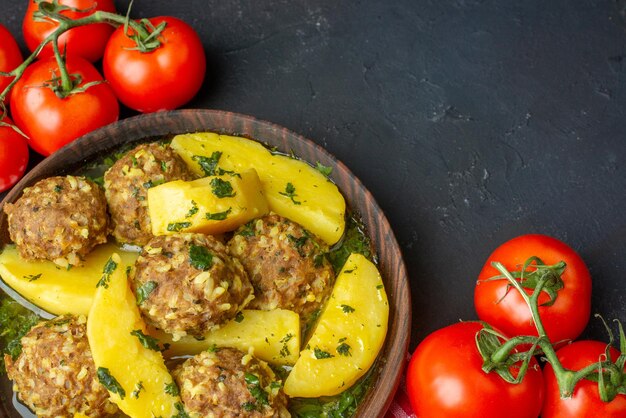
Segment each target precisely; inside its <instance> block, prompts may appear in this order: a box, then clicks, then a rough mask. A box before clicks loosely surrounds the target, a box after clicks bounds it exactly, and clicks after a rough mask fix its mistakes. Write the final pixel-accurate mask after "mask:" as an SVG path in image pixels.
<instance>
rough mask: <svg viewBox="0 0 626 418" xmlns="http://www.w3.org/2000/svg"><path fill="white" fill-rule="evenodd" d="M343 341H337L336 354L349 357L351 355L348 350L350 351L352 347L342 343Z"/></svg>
mask: <svg viewBox="0 0 626 418" xmlns="http://www.w3.org/2000/svg"><path fill="white" fill-rule="evenodd" d="M343 340H345V338H342V339H341V340H339V342H340V344H339V345H338V346H337V352H338V353H339V354H340V355H342V356H346V357H348V356H350V357H351V356H352V353H351V352H350V350H351V349H352V347H350V346H349V345H348V344H346V343H345V342H343Z"/></svg>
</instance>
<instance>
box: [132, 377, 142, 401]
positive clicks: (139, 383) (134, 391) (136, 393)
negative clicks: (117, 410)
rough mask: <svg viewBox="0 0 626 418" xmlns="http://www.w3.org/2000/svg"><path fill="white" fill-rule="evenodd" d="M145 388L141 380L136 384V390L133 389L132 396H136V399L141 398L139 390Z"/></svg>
mask: <svg viewBox="0 0 626 418" xmlns="http://www.w3.org/2000/svg"><path fill="white" fill-rule="evenodd" d="M142 390H143V382H142V381H139V382H138V383H137V384H136V385H135V390H133V391H132V392H131V394H130V397H131V398H135V399H139V392H141V391H142Z"/></svg>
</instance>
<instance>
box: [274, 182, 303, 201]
mask: <svg viewBox="0 0 626 418" xmlns="http://www.w3.org/2000/svg"><path fill="white" fill-rule="evenodd" d="M278 193H279V194H281V195H283V196H286V197H288V198H289V199H291V201H292V202H293V204H294V205H300V204H302V202H300V201H298V200H296V196H298V195H297V194H296V188H295V187H294V185H293V184H291V183H287V185H286V186H285V191H284V192H278Z"/></svg>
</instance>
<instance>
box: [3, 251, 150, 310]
mask: <svg viewBox="0 0 626 418" xmlns="http://www.w3.org/2000/svg"><path fill="white" fill-rule="evenodd" d="M114 252H118V253H119V255H120V257H121V262H122V264H123V268H122V269H125V268H126V266H131V265H133V264H135V260H136V259H137V256H138V255H139V254H137V253H132V252H126V251H121V250H120V249H119V247H117V246H116V245H114V244H103V245H99V246H97V247H96V248H95V249H94V250H93V251H92V252H91V253H89V254H88V255H87V257H86V258H85V262H84V264H83V265H82V266H75V267H72V268H71V269H70V270H67V269H63V268H59V267H58V266H57V265H56V264H54V263H53V262H51V261H30V260H24V259H23V258H22V257H21V256H20V255H19V253H18V251H17V249H16V248H15V246H14V245H7V246H6V247H5V248H4V249H3V251H2V253H1V254H0V276H2V280H4V281H5V283H6V284H8V285H9V286H11V287H12V288H13V289H14V290H15V291H16V292H18V293H19V294H20V295H22V296H23V297H25V298H26V299H28V300H29V301H31V302H32V303H34V304H35V305H37V306H39V307H40V308H42V309H44V310H46V311H48V312H50V313H52V314H55V315H63V314H67V313H69V314H74V315H88V314H89V309H90V308H91V303H92V301H93V297H94V294H95V293H96V283H97V282H98V280H100V278H101V277H102V266H103V265H104V263H105V262H106V261H107V260H108V259H109V257H111V254H113V253H114Z"/></svg>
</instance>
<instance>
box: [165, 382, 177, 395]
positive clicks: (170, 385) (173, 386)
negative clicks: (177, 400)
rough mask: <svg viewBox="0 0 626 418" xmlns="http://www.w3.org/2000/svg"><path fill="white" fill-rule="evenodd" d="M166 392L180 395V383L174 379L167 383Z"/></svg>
mask: <svg viewBox="0 0 626 418" xmlns="http://www.w3.org/2000/svg"><path fill="white" fill-rule="evenodd" d="M165 393H167V394H168V395H171V396H178V395H180V390H179V389H178V385H177V384H176V382H174V381H173V380H172V381H171V382H170V383H166V384H165Z"/></svg>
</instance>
